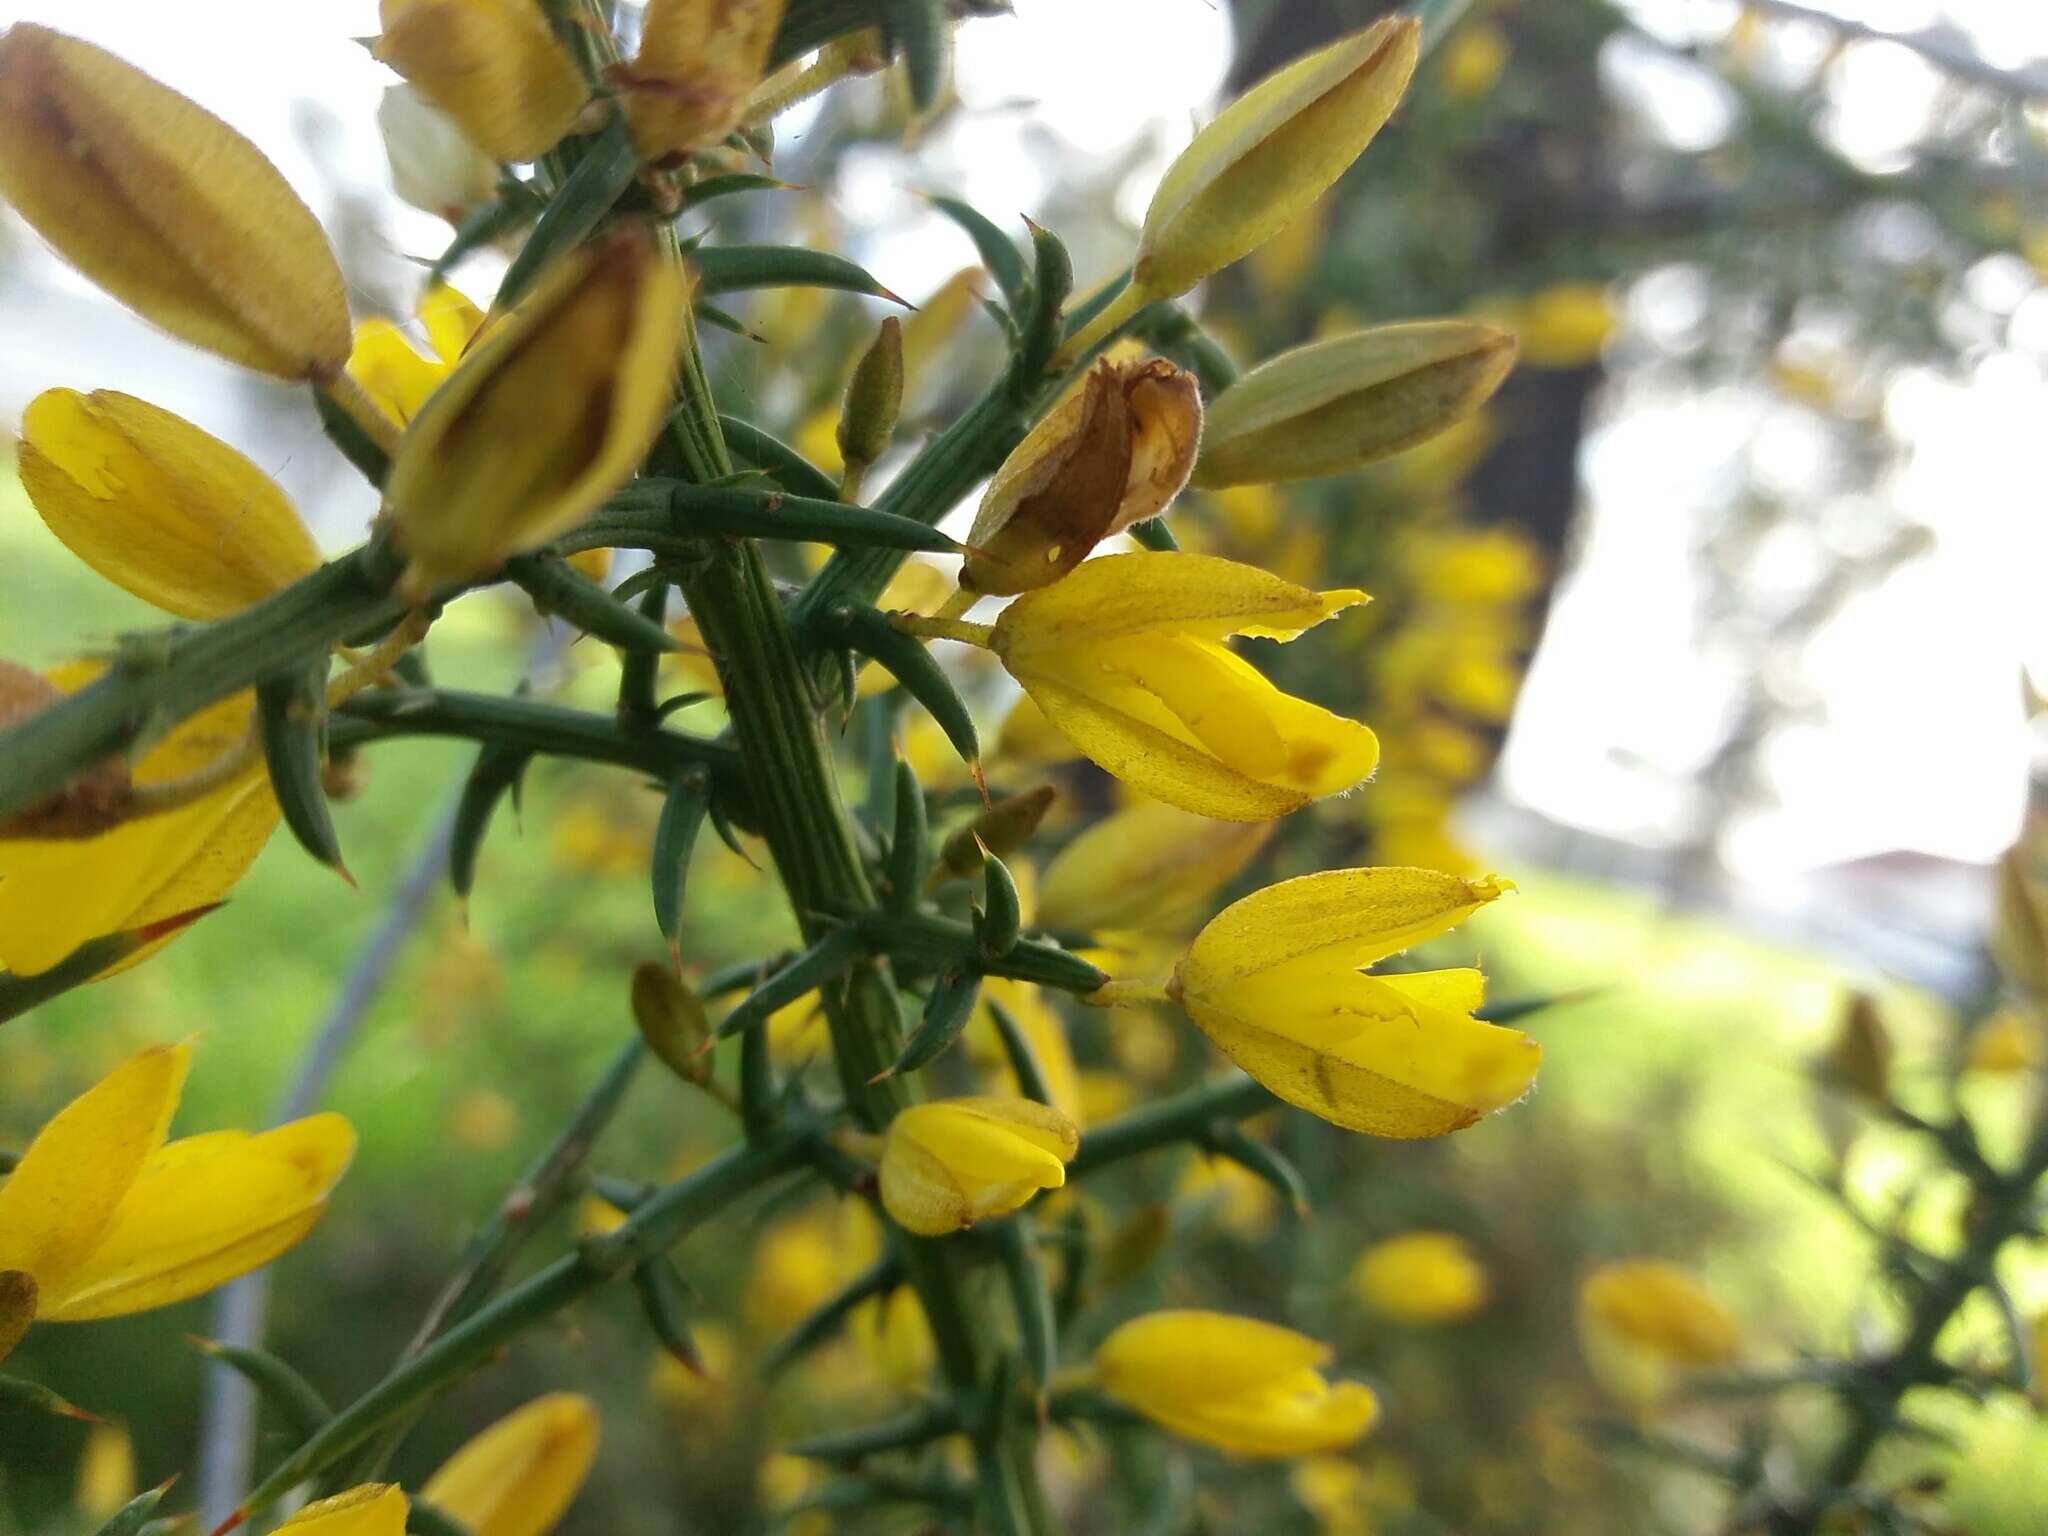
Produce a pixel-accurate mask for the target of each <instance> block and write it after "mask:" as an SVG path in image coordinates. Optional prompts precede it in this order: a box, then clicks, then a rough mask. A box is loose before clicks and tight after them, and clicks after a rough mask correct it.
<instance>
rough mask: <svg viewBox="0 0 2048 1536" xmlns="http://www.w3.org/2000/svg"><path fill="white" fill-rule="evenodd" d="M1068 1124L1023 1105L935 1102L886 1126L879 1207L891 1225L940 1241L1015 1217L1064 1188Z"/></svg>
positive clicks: (1073, 1137) (1076, 1140)
mask: <svg viewBox="0 0 2048 1536" xmlns="http://www.w3.org/2000/svg"><path fill="white" fill-rule="evenodd" d="M1080 1145H1081V1135H1080V1132H1079V1131H1077V1130H1075V1128H1074V1122H1073V1121H1071V1120H1069V1119H1068V1118H1067V1117H1066V1116H1065V1115H1063V1114H1061V1113H1060V1112H1059V1111H1058V1110H1056V1109H1053V1108H1051V1107H1050V1106H1048V1105H1044V1104H1036V1103H1033V1102H1032V1101H1031V1100H1029V1099H975V1098H969V1099H940V1100H937V1101H935V1102H933V1103H930V1104H916V1105H913V1106H912V1107H910V1108H909V1109H906V1110H904V1111H903V1112H902V1113H901V1114H899V1115H897V1117H896V1118H895V1119H894V1120H892V1121H890V1122H889V1135H888V1140H887V1142H886V1143H885V1144H884V1146H883V1149H882V1205H883V1208H884V1209H886V1210H887V1211H888V1213H889V1215H890V1216H891V1217H893V1218H894V1219H895V1221H896V1224H897V1225H898V1226H900V1227H902V1228H903V1229H904V1230H905V1231H908V1232H915V1233H917V1234H918V1235H919V1236H921V1237H942V1236H944V1235H945V1234H946V1233H948V1232H957V1231H958V1230H960V1228H962V1227H968V1226H972V1225H973V1224H974V1223H975V1222H977V1221H979V1220H981V1219H982V1218H983V1217H985V1216H1003V1215H1007V1214H1008V1213H1009V1212H1011V1211H1014V1210H1016V1209H1017V1208H1018V1207H1019V1206H1021V1205H1023V1204H1024V1203H1025V1202H1026V1201H1028V1200H1030V1199H1031V1197H1032V1196H1033V1195H1036V1194H1037V1193H1038V1192H1039V1191H1040V1190H1041V1189H1058V1188H1059V1187H1060V1186H1061V1185H1063V1184H1065V1183H1066V1182H1067V1164H1068V1162H1070V1161H1071V1160H1072V1158H1073V1156H1074V1153H1075V1152H1076V1151H1077V1150H1078V1149H1079V1147H1080Z"/></svg>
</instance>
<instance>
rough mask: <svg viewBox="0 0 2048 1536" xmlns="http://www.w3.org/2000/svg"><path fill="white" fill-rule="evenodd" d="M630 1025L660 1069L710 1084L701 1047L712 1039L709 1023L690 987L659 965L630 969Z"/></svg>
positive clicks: (650, 962) (708, 1062)
mask: <svg viewBox="0 0 2048 1536" xmlns="http://www.w3.org/2000/svg"><path fill="white" fill-rule="evenodd" d="M632 998H633V1022H634V1023H635V1024H637V1025H638V1026H639V1027H640V1038H641V1039H643V1040H645V1041H646V1042H647V1048H648V1049H649V1050H650V1051H652V1052H654V1054H655V1055H656V1056H657V1057H659V1058H660V1060H661V1063H662V1065H663V1066H665V1067H667V1068H668V1069H669V1070H670V1071H671V1072H673V1073H675V1075H676V1076H677V1077H680V1078H681V1079H682V1080H683V1081H684V1082H686V1083H695V1084H697V1085H698V1086H699V1087H702V1086H703V1085H704V1084H706V1083H708V1082H710V1081H711V1065H712V1064H711V1058H710V1056H708V1055H706V1054H703V1052H702V1051H701V1049H700V1048H701V1047H702V1046H703V1045H704V1043H705V1042H706V1041H707V1040H709V1039H710V1038H711V1019H710V1016H709V1015H708V1014H706V1013H705V1011H704V1004H703V1002H702V1000H701V999H699V998H698V996H697V994H696V993H695V992H693V991H692V990H690V987H689V984H688V983H686V982H685V981H684V980H683V979H682V978H681V977H679V976H677V975H676V973H675V972H674V971H672V970H670V969H669V968H668V967H667V966H666V965H663V964H661V963H660V962H658V961H654V960H646V961H642V962H641V963H640V964H639V965H637V966H635V967H634V969H633V992H632Z"/></svg>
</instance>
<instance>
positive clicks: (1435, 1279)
mask: <svg viewBox="0 0 2048 1536" xmlns="http://www.w3.org/2000/svg"><path fill="white" fill-rule="evenodd" d="M1491 1289H1492V1285H1491V1282H1490V1281H1489V1280H1488V1279H1487V1275H1486V1267H1485V1266H1484V1265H1483V1264H1481V1263H1480V1262H1479V1256H1478V1255H1477V1254H1475V1253H1474V1252H1473V1251H1472V1245H1471V1244H1470V1243H1468V1242H1466V1241H1465V1239H1464V1238H1462V1237H1459V1236H1457V1235H1456V1234H1455V1233H1451V1232H1403V1233H1402V1234H1401V1235H1400V1236H1399V1237H1390V1238H1387V1239H1386V1240H1385V1241H1383V1242H1377V1243H1374V1244H1373V1245H1372V1246H1371V1247H1370V1248H1368V1249H1366V1250H1365V1252H1363V1253H1361V1254H1360V1255H1359V1256H1358V1260H1357V1262H1356V1263H1355V1264H1353V1265H1352V1266H1351V1294H1352V1295H1354V1296H1356V1297H1357V1298H1358V1299H1359V1301H1360V1302H1361V1303H1363V1304H1364V1305H1365V1306H1367V1307H1370V1308H1371V1309H1372V1310H1373V1311H1375V1312H1377V1313H1379V1314H1380V1315H1381V1316H1382V1317H1390V1318H1393V1319H1394V1320H1395V1321H1396V1322H1403V1323H1452V1322H1456V1321H1457V1320H1458V1319H1459V1318H1462V1317H1470V1316H1471V1315H1472V1314H1473V1313H1474V1312H1477V1311H1478V1310H1479V1309H1480V1308H1481V1307H1483V1306H1485V1305H1486V1301H1487V1296H1488V1293H1489V1292H1490V1291H1491Z"/></svg>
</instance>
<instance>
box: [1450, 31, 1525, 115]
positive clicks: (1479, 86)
mask: <svg viewBox="0 0 2048 1536" xmlns="http://www.w3.org/2000/svg"><path fill="white" fill-rule="evenodd" d="M1438 67H1439V68H1440V69H1441V70H1442V71H1443V88H1444V94H1445V95H1446V96H1448V97H1450V98H1451V100H1453V101H1471V100H1473V99H1474V98H1476V97H1480V96H1484V95H1485V94H1486V93H1487V92H1488V91H1490V90H1492V89H1493V88H1494V87H1495V86H1496V85H1498V84H1499V83H1500V77H1501V74H1502V72H1503V71H1505V70H1506V69H1507V67H1508V40H1507V37H1506V35H1505V34H1504V33H1502V31H1501V30H1500V28H1499V27H1495V26H1490V25H1488V24H1487V23H1486V22H1483V21H1468V22H1466V23H1465V25H1464V26H1462V27H1459V28H1458V29H1457V31H1456V32H1454V33H1452V34H1451V36H1450V37H1449V38H1448V39H1447V40H1446V41H1445V43H1444V54H1443V62H1442V64H1441V65H1439V66H1438Z"/></svg>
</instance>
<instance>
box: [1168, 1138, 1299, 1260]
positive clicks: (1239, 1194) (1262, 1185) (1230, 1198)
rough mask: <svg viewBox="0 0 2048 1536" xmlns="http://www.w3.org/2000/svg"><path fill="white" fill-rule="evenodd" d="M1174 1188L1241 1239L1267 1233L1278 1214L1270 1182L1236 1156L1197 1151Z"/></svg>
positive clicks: (1250, 1239) (1277, 1200)
mask: <svg viewBox="0 0 2048 1536" xmlns="http://www.w3.org/2000/svg"><path fill="white" fill-rule="evenodd" d="M1173 1192H1174V1195H1175V1196H1176V1197H1177V1198H1178V1199H1181V1200H1187V1201H1192V1202H1194V1203H1196V1204H1198V1205H1200V1206H1202V1207H1203V1208H1204V1209H1205V1210H1206V1211H1207V1212H1208V1213H1209V1214H1210V1215H1211V1216H1212V1217H1213V1219H1214V1220H1215V1223H1216V1225H1217V1226H1218V1227H1220V1228H1221V1229H1222V1230H1223V1231H1225V1232H1228V1233H1229V1234H1230V1235H1231V1236H1232V1237H1235V1238H1238V1239H1239V1240H1241V1241H1243V1242H1248V1243H1256V1242H1258V1241H1260V1240H1261V1239H1262V1238H1264V1237H1266V1236H1268V1235H1269V1234H1270V1233H1271V1232H1272V1230H1273V1223H1274V1221H1275V1220H1276V1219H1277V1218H1278V1216H1279V1214H1280V1197H1279V1195H1278V1194H1277V1193H1276V1192H1275V1190H1274V1188H1273V1186H1272V1185H1271V1184H1268V1183H1267V1182H1266V1181H1265V1180H1264V1179H1262V1178H1260V1177H1259V1176H1258V1175H1257V1174H1255V1173H1253V1172H1252V1171H1251V1170H1250V1169H1249V1168H1247V1167H1245V1165H1244V1164H1243V1163H1240V1162H1238V1161H1237V1160H1236V1159H1235V1158H1230V1157H1212V1156H1209V1155H1207V1154H1202V1153H1198V1154H1196V1155H1195V1156H1193V1157H1191V1158H1189V1159H1188V1161H1187V1164H1186V1166H1185V1167H1183V1168H1182V1169H1181V1174H1180V1178H1179V1179H1178V1180H1177V1181H1176V1182H1175V1184H1174V1187H1173Z"/></svg>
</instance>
